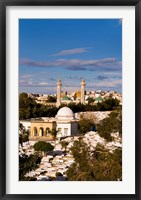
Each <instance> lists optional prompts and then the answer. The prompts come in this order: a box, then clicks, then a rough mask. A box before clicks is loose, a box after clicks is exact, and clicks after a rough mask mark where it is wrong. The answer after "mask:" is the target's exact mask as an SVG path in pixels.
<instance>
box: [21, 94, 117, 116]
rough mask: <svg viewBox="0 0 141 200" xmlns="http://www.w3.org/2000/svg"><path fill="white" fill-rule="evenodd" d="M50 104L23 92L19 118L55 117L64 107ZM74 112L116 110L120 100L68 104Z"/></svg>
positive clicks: (111, 99)
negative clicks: (37, 101) (42, 102)
mask: <svg viewBox="0 0 141 200" xmlns="http://www.w3.org/2000/svg"><path fill="white" fill-rule="evenodd" d="M63 106H64V105H61V106H60V107H58V108H57V107H55V106H49V105H43V104H39V103H36V101H35V100H34V99H33V98H31V97H28V95H27V94H26V93H21V94H20V96H19V119H20V120H21V119H29V118H35V117H43V116H46V117H54V116H55V115H56V114H57V112H58V110H59V109H60V108H61V107H63ZM67 106H68V107H69V108H70V109H72V111H73V112H74V113H76V112H85V111H107V110H115V109H117V108H118V107H119V101H118V100H117V99H113V98H109V99H107V100H105V101H103V102H102V103H97V104H96V105H91V104H86V105H84V104H81V103H78V104H75V103H69V104H68V105H67Z"/></svg>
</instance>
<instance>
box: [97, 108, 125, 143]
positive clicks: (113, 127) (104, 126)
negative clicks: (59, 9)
mask: <svg viewBox="0 0 141 200" xmlns="http://www.w3.org/2000/svg"><path fill="white" fill-rule="evenodd" d="M97 131H98V133H99V135H100V136H101V137H104V138H105V139H106V140H107V141H112V137H111V133H116V132H119V134H120V136H121V135H122V112H121V110H117V111H113V112H111V113H110V114H109V116H108V117H107V118H104V119H103V120H102V121H101V122H100V123H99V124H97Z"/></svg>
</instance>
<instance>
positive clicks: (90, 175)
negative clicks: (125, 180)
mask: <svg viewBox="0 0 141 200" xmlns="http://www.w3.org/2000/svg"><path fill="white" fill-rule="evenodd" d="M71 151H72V155H73V157H74V159H75V162H74V163H73V164H72V165H71V166H70V167H69V169H68V171H67V178H68V180H69V181H117V180H122V151H121V148H119V149H116V150H115V151H114V152H113V153H110V152H109V150H107V149H105V148H104V147H103V146H100V145H97V147H96V148H95V150H94V152H91V151H90V147H89V146H88V145H87V144H86V143H84V141H83V140H82V139H79V140H78V141H75V142H74V145H73V147H71Z"/></svg>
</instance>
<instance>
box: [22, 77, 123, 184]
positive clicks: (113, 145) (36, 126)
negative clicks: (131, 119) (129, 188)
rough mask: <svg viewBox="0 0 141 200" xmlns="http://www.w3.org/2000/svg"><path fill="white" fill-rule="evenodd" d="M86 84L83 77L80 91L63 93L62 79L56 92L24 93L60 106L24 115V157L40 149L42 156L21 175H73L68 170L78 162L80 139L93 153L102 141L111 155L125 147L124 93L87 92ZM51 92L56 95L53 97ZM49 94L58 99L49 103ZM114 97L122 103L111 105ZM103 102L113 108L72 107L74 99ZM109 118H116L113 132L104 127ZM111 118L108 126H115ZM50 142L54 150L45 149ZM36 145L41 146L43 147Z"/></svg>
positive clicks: (53, 177) (35, 177)
mask: <svg viewBox="0 0 141 200" xmlns="http://www.w3.org/2000/svg"><path fill="white" fill-rule="evenodd" d="M85 85H86V83H85V81H84V80H82V82H81V90H80V91H79V92H76V93H66V92H65V93H63V92H61V86H62V83H61V80H58V81H57V94H56V95H55V94H54V95H52V96H51V95H39V94H21V95H23V96H24V98H25V97H26V98H27V100H28V99H31V100H32V99H33V101H35V102H36V104H35V105H36V106H37V105H38V104H39V105H42V104H44V105H45V106H49V108H55V107H56V109H57V110H56V111H57V113H56V114H55V116H51V117H47V116H41V117H34V118H33V117H32V118H28V119H20V121H19V122H20V128H19V136H20V140H19V143H20V144H19V156H20V159H21V158H24V156H25V155H26V156H27V158H28V157H30V156H32V155H34V154H36V153H38V154H39V155H40V158H41V160H40V162H39V164H38V165H37V166H36V169H35V168H34V169H33V170H27V171H26V173H25V174H24V176H23V177H22V178H21V179H26V178H28V179H29V180H30V179H31V180H37V181H52V180H56V181H66V180H68V179H69V176H70V175H68V174H69V173H68V172H69V170H70V169H71V167H72V166H73V165H75V163H76V159H75V156H76V153H75V154H73V148H74V146H75V144H76V143H77V142H78V143H79V142H80V143H81V145H82V146H85V145H86V148H89V150H88V152H89V156H90V155H93V153H94V152H95V151H96V149H97V148H98V146H99V145H100V148H104V149H105V150H104V151H108V152H109V153H110V155H112V154H113V152H115V151H116V150H117V149H118V150H119V149H121V148H122V136H121V131H120V130H119V129H120V128H121V121H119V122H118V120H119V116H120V115H119V113H121V112H119V111H118V110H121V106H122V96H121V94H119V93H116V92H106V91H105V92H103V91H95V92H85ZM26 95H27V96H26ZM50 96H51V97H53V98H50ZM74 97H75V98H74ZM48 98H50V99H51V100H53V99H54V98H55V99H56V100H55V102H48V105H47V100H48ZM89 99H91V101H90V102H89V101H88V100H89ZM109 99H110V100H109ZM112 99H113V100H114V101H115V102H116V103H117V102H118V104H113V106H114V107H107V105H108V103H107V102H108V101H109V102H110V104H111V102H112ZM92 100H93V101H92ZM24 101H25V99H24ZM53 101H54V100H53ZM45 102H46V103H45ZM103 102H105V104H104V106H105V105H106V107H105V108H106V109H107V108H110V110H107V111H106V110H104V111H98V110H97V111H85V112H84V111H80V112H73V110H72V109H71V108H70V107H69V106H70V105H72V103H73V104H75V105H76V106H78V105H84V106H85V105H91V106H96V105H101V104H102V103H103ZM30 105H31V102H30ZM102 105H103V104H102ZM115 105H117V106H119V108H118V107H117V106H116V107H115ZM47 108H48V107H47ZM105 108H104V109H105ZM114 110H115V111H114ZM113 112H114V113H113ZM117 113H118V115H117ZM113 114H114V115H113ZM115 114H116V115H115ZM112 115H113V116H112ZM105 119H106V120H107V119H109V122H110V123H111V121H112V120H115V121H113V122H112V123H113V125H112V128H111V130H110V132H109V133H108V132H106V133H104V131H103V132H102V131H101V128H103V126H104V125H103V124H102V123H104V120H105ZM116 120H117V121H116ZM109 122H106V125H105V130H106V126H107V127H108V126H109V127H110V126H111V125H108V123H109ZM87 123H88V124H87ZM116 123H117V124H118V123H119V126H118V128H117V126H115V124H116ZM99 124H102V125H100V126H101V128H98V127H99ZM109 127H108V128H109ZM113 127H114V128H113ZM108 131H109V130H108ZM101 132H102V133H101ZM102 134H105V135H102ZM25 135H26V136H27V135H28V136H27V139H23V138H24V137H25ZM46 144H49V145H50V146H51V148H50V150H41V149H42V147H41V146H43V145H46ZM77 145H78V144H77ZM35 146H39V148H37V147H35ZM23 155H24V156H23ZM83 159H84V158H83ZM84 180H85V179H84ZM116 180H121V177H118V178H116Z"/></svg>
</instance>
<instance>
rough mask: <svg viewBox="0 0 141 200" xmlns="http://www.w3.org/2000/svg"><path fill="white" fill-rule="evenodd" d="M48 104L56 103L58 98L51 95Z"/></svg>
mask: <svg viewBox="0 0 141 200" xmlns="http://www.w3.org/2000/svg"><path fill="white" fill-rule="evenodd" d="M47 102H56V97H55V96H51V95H49V96H48V98H47Z"/></svg>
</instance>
